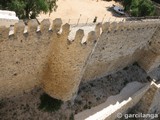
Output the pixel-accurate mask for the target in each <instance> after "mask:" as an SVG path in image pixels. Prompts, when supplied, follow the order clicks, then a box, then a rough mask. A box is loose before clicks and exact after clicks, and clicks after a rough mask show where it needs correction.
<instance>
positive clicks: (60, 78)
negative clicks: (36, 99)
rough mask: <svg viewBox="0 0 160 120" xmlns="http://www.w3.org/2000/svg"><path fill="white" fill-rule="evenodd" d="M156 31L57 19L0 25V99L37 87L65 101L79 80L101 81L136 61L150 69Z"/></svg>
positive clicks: (139, 24) (155, 60) (146, 25)
mask: <svg viewBox="0 0 160 120" xmlns="http://www.w3.org/2000/svg"><path fill="white" fill-rule="evenodd" d="M159 28H160V21H159V20H147V21H124V22H106V23H104V24H102V23H98V24H97V25H94V26H91V27H86V26H85V27H79V28H76V27H75V28H72V27H71V26H70V25H69V24H68V23H65V24H63V23H62V20H61V19H60V18H57V19H55V20H53V21H52V23H51V22H50V20H48V19H45V20H43V21H42V22H41V23H40V24H38V22H37V21H36V20H30V21H28V23H27V25H26V24H25V23H24V22H23V21H19V23H16V24H15V26H14V27H11V28H6V27H3V26H1V27H0V58H1V60H0V72H1V74H0V96H9V95H14V94H15V93H16V94H18V93H22V92H23V91H27V90H30V89H31V88H33V87H34V86H36V85H38V86H39V85H40V86H41V87H42V88H43V89H44V90H45V91H46V92H47V93H48V94H49V95H51V96H53V97H55V98H58V99H61V100H64V101H66V100H69V99H71V98H72V97H73V96H74V95H76V92H77V90H78V86H79V84H80V82H81V81H88V80H93V79H96V78H99V77H103V76H105V75H107V74H109V73H110V72H115V71H117V70H119V69H122V68H123V67H125V66H127V65H129V64H131V63H133V62H135V61H138V62H139V63H140V65H142V67H143V68H144V69H145V70H146V71H149V70H151V68H154V67H156V66H158V65H159V63H160V62H159V49H158V48H159V44H157V43H159V40H160V36H159ZM149 56H152V57H151V58H150V57H149ZM153 56H154V57H153ZM144 59H145V61H144ZM6 89H8V91H6Z"/></svg>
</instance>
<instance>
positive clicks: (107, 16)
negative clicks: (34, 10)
mask: <svg viewBox="0 0 160 120" xmlns="http://www.w3.org/2000/svg"><path fill="white" fill-rule="evenodd" d="M113 4H115V5H118V3H115V2H114V1H110V2H107V1H102V0H98V2H97V0H58V2H57V5H58V8H57V10H56V11H54V12H52V13H51V15H50V16H49V14H41V15H40V16H39V19H40V20H43V19H46V18H49V19H52V20H53V19H55V18H62V20H63V21H64V22H68V21H70V22H77V19H79V18H80V22H82V21H83V22H86V21H87V19H88V22H90V21H93V19H94V18H95V16H96V17H97V18H98V20H99V21H102V20H103V19H104V20H105V21H107V20H112V21H113V20H115V19H116V20H119V19H120V20H121V19H122V18H121V17H119V16H118V15H117V14H115V13H114V12H113V11H111V9H110V8H111V7H112V5H113ZM80 15H81V17H80ZM117 16H118V18H117ZM69 19H70V20H69Z"/></svg>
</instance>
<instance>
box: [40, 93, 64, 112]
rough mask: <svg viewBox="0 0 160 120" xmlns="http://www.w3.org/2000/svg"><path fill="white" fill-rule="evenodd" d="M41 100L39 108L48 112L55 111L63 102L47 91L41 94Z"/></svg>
mask: <svg viewBox="0 0 160 120" xmlns="http://www.w3.org/2000/svg"><path fill="white" fill-rule="evenodd" d="M40 101H41V103H40V105H39V109H42V110H44V111H47V112H54V111H57V110H59V109H60V107H61V105H62V103H63V102H62V101H61V100H58V99H54V98H52V97H50V96H49V95H47V94H45V93H44V94H42V95H41V96H40Z"/></svg>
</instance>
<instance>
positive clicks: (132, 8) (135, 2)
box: [123, 0, 155, 17]
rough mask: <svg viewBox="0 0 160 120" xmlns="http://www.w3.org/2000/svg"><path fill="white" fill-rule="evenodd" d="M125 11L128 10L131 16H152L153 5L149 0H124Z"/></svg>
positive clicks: (153, 12)
mask: <svg viewBox="0 0 160 120" xmlns="http://www.w3.org/2000/svg"><path fill="white" fill-rule="evenodd" d="M123 4H124V7H125V11H128V12H129V13H130V14H131V15H132V16H135V17H141V16H153V15H154V14H155V7H154V5H153V3H152V1H151V0H124V1H123Z"/></svg>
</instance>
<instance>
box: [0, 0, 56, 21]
mask: <svg viewBox="0 0 160 120" xmlns="http://www.w3.org/2000/svg"><path fill="white" fill-rule="evenodd" d="M0 1H2V2H1V3H2V4H1V6H0V9H7V10H12V11H15V12H16V14H17V15H18V17H19V18H22V19H30V18H31V19H33V18H36V17H37V16H38V14H40V13H41V12H44V13H48V12H49V13H51V12H52V11H53V10H56V8H57V5H56V1H57V0H4V1H3V0H0Z"/></svg>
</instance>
